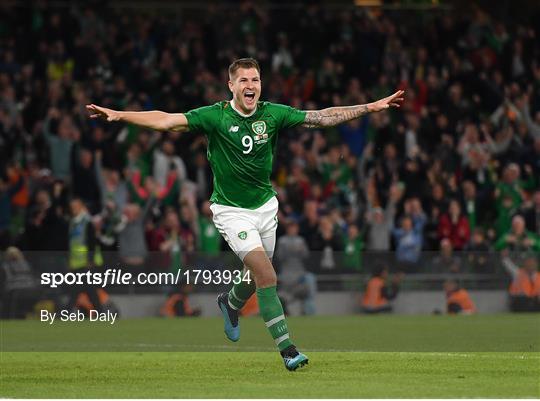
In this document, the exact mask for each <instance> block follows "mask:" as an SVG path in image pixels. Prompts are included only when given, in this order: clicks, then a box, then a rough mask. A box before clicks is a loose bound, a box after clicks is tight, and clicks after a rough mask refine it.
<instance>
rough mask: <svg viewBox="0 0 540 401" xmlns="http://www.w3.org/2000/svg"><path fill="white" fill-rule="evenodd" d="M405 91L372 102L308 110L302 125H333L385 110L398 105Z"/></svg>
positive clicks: (311, 126) (312, 126)
mask: <svg viewBox="0 0 540 401" xmlns="http://www.w3.org/2000/svg"><path fill="white" fill-rule="evenodd" d="M404 93H405V91H402V90H399V91H397V92H396V93H394V94H393V95H391V96H388V97H385V98H384V99H380V100H377V101H376V102H373V103H367V104H359V105H356V106H345V107H329V108H327V109H323V110H308V111H307V112H306V119H305V121H304V124H303V126H304V127H308V128H321V127H333V126H334V125H338V124H341V123H344V122H347V121H350V120H354V119H355V118H359V117H361V116H363V115H364V114H367V113H373V112H377V111H382V110H386V109H388V108H389V107H399V106H400V105H401V102H403V97H402V96H403V94H404Z"/></svg>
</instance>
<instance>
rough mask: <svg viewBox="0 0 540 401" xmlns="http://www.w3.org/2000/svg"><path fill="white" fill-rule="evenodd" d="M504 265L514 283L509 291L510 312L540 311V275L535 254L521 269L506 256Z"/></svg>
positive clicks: (529, 256)
mask: <svg viewBox="0 0 540 401" xmlns="http://www.w3.org/2000/svg"><path fill="white" fill-rule="evenodd" d="M503 265H504V267H505V269H506V271H507V272H508V273H509V274H510V275H511V276H512V283H511V284H510V288H509V290H508V292H509V295H510V310H511V311H513V312H534V311H540V273H539V272H538V260H537V256H536V255H534V254H532V255H528V256H526V257H525V259H524V261H523V264H522V265H521V267H520V266H518V265H516V264H515V263H514V262H513V260H512V259H511V258H510V257H508V256H505V257H504V258H503Z"/></svg>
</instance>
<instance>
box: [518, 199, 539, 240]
mask: <svg viewBox="0 0 540 401" xmlns="http://www.w3.org/2000/svg"><path fill="white" fill-rule="evenodd" d="M523 206H524V207H523V209H522V210H523V218H524V219H525V223H526V227H527V230H528V231H530V232H531V233H534V234H536V235H537V236H540V190H537V191H536V192H535V193H534V195H533V200H532V202H530V203H529V204H528V205H523Z"/></svg>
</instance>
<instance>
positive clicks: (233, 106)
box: [87, 58, 404, 370]
mask: <svg viewBox="0 0 540 401" xmlns="http://www.w3.org/2000/svg"><path fill="white" fill-rule="evenodd" d="M228 85H229V89H230V91H231V93H232V99H231V100H227V101H221V102H218V103H216V104H214V105H211V106H205V107H201V108H197V109H194V110H191V111H188V112H187V113H165V112H162V111H142V112H131V111H116V110H111V109H107V108H105V107H100V106H97V105H95V104H90V105H88V106H87V109H88V110H89V112H90V113H91V115H90V117H91V118H104V119H106V120H107V121H122V122H127V123H131V124H136V125H140V126H143V127H147V128H150V129H154V130H158V131H176V132H186V131H200V132H203V133H204V134H205V135H206V137H207V139H208V151H207V155H208V160H209V163H210V166H211V168H212V171H213V173H214V192H213V194H212V197H211V198H210V201H211V202H212V206H211V209H212V213H213V221H214V224H215V225H216V228H217V229H218V230H219V232H220V233H221V235H222V236H223V237H224V238H225V240H226V241H227V242H228V244H229V246H230V247H231V249H232V250H233V251H234V252H235V253H236V254H237V255H238V257H239V258H240V259H241V260H242V262H243V263H244V266H245V267H246V268H247V269H249V272H250V273H251V276H252V277H253V278H254V280H251V281H249V282H248V281H242V282H240V283H239V284H235V285H234V286H233V287H232V289H231V290H230V291H229V292H228V293H223V294H221V295H219V296H218V299H217V302H218V306H219V308H220V309H221V311H222V314H223V318H224V320H225V334H226V335H227V337H228V338H229V340H231V341H238V339H239V338H240V325H239V322H238V311H239V310H240V309H241V308H242V306H243V305H244V303H245V302H246V301H247V300H248V299H249V298H250V297H251V295H253V294H254V293H256V294H257V298H258V301H259V309H260V313H261V316H262V318H263V319H264V322H265V324H266V327H267V328H268V331H269V332H270V334H271V336H272V338H273V339H274V341H275V343H276V345H277V347H278V349H279V351H280V353H281V356H282V357H283V361H284V363H285V367H286V368H287V369H288V370H296V369H297V368H299V367H301V366H304V365H305V364H307V362H308V358H307V357H306V356H305V355H304V354H301V353H299V352H298V351H297V350H296V347H295V346H294V344H293V342H292V341H291V339H290V338H289V330H288V328H287V322H286V319H285V316H284V314H283V308H282V306H281V302H280V300H279V298H278V295H277V292H276V284H277V280H276V273H275V271H274V268H273V266H272V263H271V259H272V255H273V252H274V246H275V242H276V228H277V224H278V221H277V211H278V201H277V199H276V192H275V191H274V189H273V188H272V185H271V183H270V174H271V172H272V162H273V159H274V152H275V149H276V141H277V136H278V132H279V131H280V130H282V129H284V128H292V127H296V126H299V125H303V126H304V127H312V128H325V127H332V126H334V125H337V124H341V123H344V122H347V121H350V120H353V119H356V118H359V117H361V116H363V115H364V114H366V113H370V112H377V111H382V110H386V109H388V108H390V107H399V106H400V104H401V102H402V101H403V97H402V96H403V93H404V92H403V91H397V92H396V93H394V94H393V95H391V96H388V97H386V98H384V99H381V100H378V101H376V102H373V103H368V104H361V105H356V106H348V107H330V108H326V109H323V110H309V111H302V110H297V109H294V108H292V107H289V106H284V105H281V104H274V103H270V102H260V101H259V97H260V95H261V75H260V68H259V64H258V63H257V61H256V60H254V59H251V58H243V59H239V60H236V61H234V62H233V63H232V64H231V65H230V66H229V82H228Z"/></svg>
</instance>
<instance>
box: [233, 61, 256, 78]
mask: <svg viewBox="0 0 540 401" xmlns="http://www.w3.org/2000/svg"><path fill="white" fill-rule="evenodd" d="M240 68H246V69H247V68H255V69H256V70H257V72H258V73H259V74H260V73H261V67H259V63H258V62H257V60H255V59H254V58H251V57H247V58H239V59H238V60H234V61H233V62H232V64H231V65H230V66H229V78H232V77H233V76H234V75H235V74H236V71H238V70H239V69H240Z"/></svg>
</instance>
